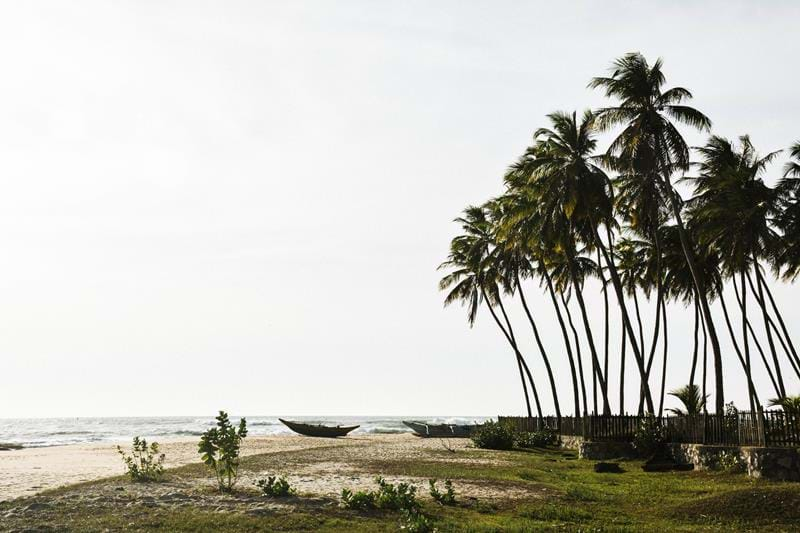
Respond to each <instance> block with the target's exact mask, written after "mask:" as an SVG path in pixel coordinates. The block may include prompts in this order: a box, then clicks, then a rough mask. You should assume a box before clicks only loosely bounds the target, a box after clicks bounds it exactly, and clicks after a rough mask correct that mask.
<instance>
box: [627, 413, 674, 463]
mask: <svg viewBox="0 0 800 533" xmlns="http://www.w3.org/2000/svg"><path fill="white" fill-rule="evenodd" d="M666 441H667V436H666V433H665V432H664V427H663V426H662V425H661V421H660V420H658V419H657V418H656V417H655V416H653V415H652V414H648V415H647V416H645V417H643V418H642V420H641V422H639V427H637V428H636V433H635V434H634V436H633V447H634V448H636V451H637V452H639V454H641V455H642V456H643V457H650V456H652V455H654V454H655V453H656V452H658V451H660V450H661V449H662V448H663V447H664V443H665V442H666Z"/></svg>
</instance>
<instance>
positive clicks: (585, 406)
mask: <svg viewBox="0 0 800 533" xmlns="http://www.w3.org/2000/svg"><path fill="white" fill-rule="evenodd" d="M561 303H563V304H564V309H566V310H567V320H568V321H569V327H570V329H571V330H572V336H573V337H574V338H575V349H576V353H577V356H578V357H577V358H578V373H579V374H580V377H581V396H582V397H583V416H586V415H588V414H589V405H588V403H587V401H586V381H585V379H584V375H583V356H582V355H581V341H580V338H579V337H578V330H577V329H575V323H574V322H573V321H572V312H571V311H570V310H569V306H568V305H567V301H566V300H565V299H564V294H563V293H561Z"/></svg>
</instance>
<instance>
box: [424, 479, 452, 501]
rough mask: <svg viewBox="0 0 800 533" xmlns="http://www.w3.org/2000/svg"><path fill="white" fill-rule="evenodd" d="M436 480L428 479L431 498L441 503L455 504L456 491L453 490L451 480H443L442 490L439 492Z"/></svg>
mask: <svg viewBox="0 0 800 533" xmlns="http://www.w3.org/2000/svg"><path fill="white" fill-rule="evenodd" d="M436 481H437V480H435V479H431V480H429V481H428V482H429V483H430V485H431V498H433V499H434V500H436V501H437V502H439V503H441V504H442V505H455V504H456V492H455V491H454V490H453V482H452V481H450V480H449V479H446V480H445V481H444V492H439V489H438V488H436Z"/></svg>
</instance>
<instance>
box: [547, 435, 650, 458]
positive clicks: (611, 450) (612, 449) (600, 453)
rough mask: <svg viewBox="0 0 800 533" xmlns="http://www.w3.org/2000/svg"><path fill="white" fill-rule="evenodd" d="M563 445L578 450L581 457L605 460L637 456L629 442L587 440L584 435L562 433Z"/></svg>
mask: <svg viewBox="0 0 800 533" xmlns="http://www.w3.org/2000/svg"><path fill="white" fill-rule="evenodd" d="M561 447H562V448H569V449H572V450H577V451H578V457H579V458H581V459H591V460H595V461H604V460H606V459H620V458H631V457H636V452H635V450H634V449H633V446H632V445H631V443H629V442H613V441H587V440H583V437H577V436H567V435H562V437H561Z"/></svg>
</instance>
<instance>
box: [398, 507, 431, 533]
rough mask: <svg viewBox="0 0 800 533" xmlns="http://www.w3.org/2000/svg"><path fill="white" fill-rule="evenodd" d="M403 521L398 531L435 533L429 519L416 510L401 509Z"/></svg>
mask: <svg viewBox="0 0 800 533" xmlns="http://www.w3.org/2000/svg"><path fill="white" fill-rule="evenodd" d="M401 512H402V515H403V521H402V523H401V526H400V529H403V530H405V531H408V532H409V533H432V532H434V531H436V528H434V527H433V523H432V522H431V519H430V518H428V517H427V516H425V515H424V514H422V513H420V512H419V511H416V510H408V509H403V510H402V511H401Z"/></svg>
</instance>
